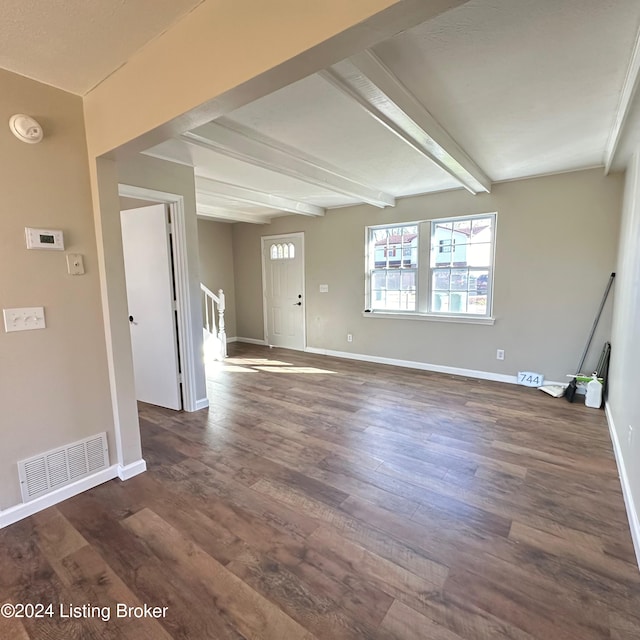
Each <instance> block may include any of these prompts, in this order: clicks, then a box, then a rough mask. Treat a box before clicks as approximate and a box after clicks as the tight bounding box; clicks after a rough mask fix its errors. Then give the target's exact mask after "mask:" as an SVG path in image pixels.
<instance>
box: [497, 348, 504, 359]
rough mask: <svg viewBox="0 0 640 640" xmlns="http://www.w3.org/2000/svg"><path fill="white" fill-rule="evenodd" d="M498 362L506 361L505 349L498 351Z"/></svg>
mask: <svg viewBox="0 0 640 640" xmlns="http://www.w3.org/2000/svg"><path fill="white" fill-rule="evenodd" d="M496 360H504V349H498V350H497V351H496Z"/></svg>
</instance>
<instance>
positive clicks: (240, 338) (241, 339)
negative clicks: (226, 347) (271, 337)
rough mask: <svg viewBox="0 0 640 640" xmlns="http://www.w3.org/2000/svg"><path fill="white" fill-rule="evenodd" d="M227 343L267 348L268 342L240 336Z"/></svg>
mask: <svg viewBox="0 0 640 640" xmlns="http://www.w3.org/2000/svg"><path fill="white" fill-rule="evenodd" d="M227 342H246V343H247V344H261V345H263V346H267V341H266V340H257V339H256V338H242V337H240V336H238V337H237V338H233V339H231V340H227Z"/></svg>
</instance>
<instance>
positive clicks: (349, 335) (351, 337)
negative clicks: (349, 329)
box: [347, 333, 353, 342]
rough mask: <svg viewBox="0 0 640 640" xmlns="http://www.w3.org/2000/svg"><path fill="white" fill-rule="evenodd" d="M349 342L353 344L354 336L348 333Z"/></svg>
mask: <svg viewBox="0 0 640 640" xmlns="http://www.w3.org/2000/svg"><path fill="white" fill-rule="evenodd" d="M347 342H353V334H351V333H347Z"/></svg>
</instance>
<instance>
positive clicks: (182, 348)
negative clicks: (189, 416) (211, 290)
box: [118, 184, 198, 411]
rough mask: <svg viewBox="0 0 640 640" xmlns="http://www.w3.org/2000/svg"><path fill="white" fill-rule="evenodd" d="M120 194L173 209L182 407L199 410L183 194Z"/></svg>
mask: <svg viewBox="0 0 640 640" xmlns="http://www.w3.org/2000/svg"><path fill="white" fill-rule="evenodd" d="M118 194H119V195H121V196H124V197H128V198H137V199H140V200H150V201H154V202H164V203H166V204H168V205H169V210H170V211H171V229H172V233H173V242H172V247H173V260H174V265H175V283H176V302H177V307H178V309H177V311H178V313H177V318H178V337H179V340H178V350H179V353H180V362H181V363H182V387H183V394H184V403H183V405H184V406H183V409H184V410H185V411H197V410H198V409H197V398H196V392H197V391H196V390H197V388H198V384H197V380H196V375H197V374H196V362H195V358H196V351H197V350H196V347H195V344H196V336H195V335H194V332H193V329H192V324H191V309H192V304H191V301H192V292H191V288H190V286H189V267H188V259H187V230H186V223H185V217H186V213H185V208H184V197H183V196H181V195H179V194H175V193H166V192H164V191H156V190H154V189H147V188H146V187H136V186H133V185H127V184H119V185H118Z"/></svg>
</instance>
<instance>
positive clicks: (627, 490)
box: [604, 402, 640, 568]
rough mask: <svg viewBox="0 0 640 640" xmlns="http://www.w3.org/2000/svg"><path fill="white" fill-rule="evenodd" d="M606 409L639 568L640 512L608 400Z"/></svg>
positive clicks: (605, 405)
mask: <svg viewBox="0 0 640 640" xmlns="http://www.w3.org/2000/svg"><path fill="white" fill-rule="evenodd" d="M604 411H605V415H606V417H607V424H608V425H609V434H610V435H611V443H612V445H613V453H614V455H615V457H616V464H617V465H618V475H619V476H620V485H621V486H622V496H623V497H624V506H625V507H626V509H627V518H628V520H629V528H630V529H631V540H632V541H633V548H634V550H635V552H636V561H637V563H638V568H640V514H638V508H637V505H636V504H635V501H634V499H633V494H632V493H631V485H630V483H629V475H628V473H627V467H626V466H625V464H624V457H623V456H622V448H621V447H620V441H619V440H618V432H617V431H616V428H615V425H614V423H613V414H612V413H611V407H610V406H609V403H608V402H605V404H604Z"/></svg>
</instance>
